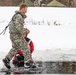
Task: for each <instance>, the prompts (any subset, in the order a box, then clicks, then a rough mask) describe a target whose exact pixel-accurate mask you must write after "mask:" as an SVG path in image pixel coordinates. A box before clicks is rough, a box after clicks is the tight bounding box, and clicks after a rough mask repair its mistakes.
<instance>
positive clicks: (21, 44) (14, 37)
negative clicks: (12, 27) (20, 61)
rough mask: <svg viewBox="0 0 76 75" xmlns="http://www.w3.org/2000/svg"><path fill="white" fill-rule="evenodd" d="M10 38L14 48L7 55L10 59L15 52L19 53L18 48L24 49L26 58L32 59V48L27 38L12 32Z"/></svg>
mask: <svg viewBox="0 0 76 75" xmlns="http://www.w3.org/2000/svg"><path fill="white" fill-rule="evenodd" d="M10 39H11V42H12V49H11V50H10V51H9V52H8V54H7V55H6V57H7V58H9V59H10V60H11V59H12V57H13V56H14V54H16V53H18V50H23V55H24V60H25V61H28V60H30V48H29V45H28V43H27V42H26V41H25V39H24V38H23V37H22V36H20V35H19V34H10Z"/></svg>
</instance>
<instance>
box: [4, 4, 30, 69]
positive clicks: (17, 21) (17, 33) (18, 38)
mask: <svg viewBox="0 0 76 75" xmlns="http://www.w3.org/2000/svg"><path fill="white" fill-rule="evenodd" d="M26 12H27V6H26V5H24V4H23V5H21V7H20V10H19V11H16V12H15V15H14V16H13V17H12V20H11V21H10V23H9V33H10V39H11V42H12V49H11V50H10V51H9V53H8V54H7V55H6V57H5V58H4V59H3V63H4V65H5V66H6V67H7V68H8V69H10V68H11V67H10V60H11V59H12V57H13V56H14V54H15V53H17V52H18V50H23V55H24V60H25V61H28V60H30V49H29V46H28V43H27V42H26V41H25V39H24V37H25V36H26V34H27V33H28V31H27V30H26V29H25V28H23V27H24V19H25V18H26V15H25V13H26Z"/></svg>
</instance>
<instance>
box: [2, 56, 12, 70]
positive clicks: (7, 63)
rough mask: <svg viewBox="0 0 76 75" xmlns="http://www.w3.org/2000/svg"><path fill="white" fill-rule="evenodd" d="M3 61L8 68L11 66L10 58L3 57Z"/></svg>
mask: <svg viewBox="0 0 76 75" xmlns="http://www.w3.org/2000/svg"><path fill="white" fill-rule="evenodd" d="M2 61H3V63H4V65H5V66H6V67H7V68H8V69H10V68H11V66H10V59H9V58H7V57H6V58H4V59H3V60H2Z"/></svg>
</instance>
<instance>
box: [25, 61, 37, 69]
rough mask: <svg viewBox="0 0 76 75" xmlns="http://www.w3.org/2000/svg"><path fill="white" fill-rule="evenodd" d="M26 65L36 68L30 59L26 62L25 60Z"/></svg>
mask: <svg viewBox="0 0 76 75" xmlns="http://www.w3.org/2000/svg"><path fill="white" fill-rule="evenodd" d="M26 66H29V68H36V65H35V64H34V62H33V61H31V60H29V61H28V62H26Z"/></svg>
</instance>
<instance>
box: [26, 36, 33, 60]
mask: <svg viewBox="0 0 76 75" xmlns="http://www.w3.org/2000/svg"><path fill="white" fill-rule="evenodd" d="M25 40H26V41H27V43H28V44H29V47H30V58H31V60H32V61H33V59H32V53H33V51H34V44H33V42H32V40H31V39H30V38H28V37H25Z"/></svg>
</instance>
